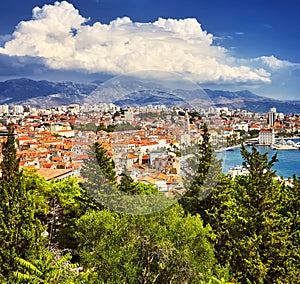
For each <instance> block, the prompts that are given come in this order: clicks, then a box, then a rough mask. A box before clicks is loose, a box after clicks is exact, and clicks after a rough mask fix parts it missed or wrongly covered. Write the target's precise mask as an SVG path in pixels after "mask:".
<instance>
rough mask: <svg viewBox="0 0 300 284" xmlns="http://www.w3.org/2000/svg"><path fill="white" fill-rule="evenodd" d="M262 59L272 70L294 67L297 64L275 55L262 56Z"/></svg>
mask: <svg viewBox="0 0 300 284" xmlns="http://www.w3.org/2000/svg"><path fill="white" fill-rule="evenodd" d="M260 59H261V60H262V61H263V62H264V63H265V64H266V65H268V66H269V67H270V68H271V69H272V70H277V69H281V68H285V67H293V66H294V65H295V64H294V63H291V62H289V61H286V60H279V59H277V58H276V57H275V56H273V55H272V56H262V57H260Z"/></svg>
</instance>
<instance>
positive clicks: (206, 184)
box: [179, 124, 221, 214]
mask: <svg viewBox="0 0 300 284" xmlns="http://www.w3.org/2000/svg"><path fill="white" fill-rule="evenodd" d="M194 155H195V159H192V160H190V161H189V167H190V169H191V170H190V172H189V173H188V174H187V179H186V180H187V183H188V186H187V187H188V191H187V192H186V194H185V196H183V198H181V199H180V201H179V202H180V203H181V205H182V206H183V208H184V210H185V212H187V213H191V214H196V213H201V212H202V211H203V210H204V207H203V202H205V199H206V197H207V196H208V195H209V194H210V193H211V191H212V189H213V188H214V187H215V186H216V184H217V181H218V180H219V178H220V175H221V162H220V161H219V160H217V158H216V155H215V153H214V151H213V147H212V145H211V143H210V135H209V131H208V127H207V125H206V124H204V126H203V134H202V141H201V143H199V144H198V147H197V148H196V149H195V153H194Z"/></svg>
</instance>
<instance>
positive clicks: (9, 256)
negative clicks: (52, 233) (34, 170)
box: [0, 126, 45, 281]
mask: <svg viewBox="0 0 300 284" xmlns="http://www.w3.org/2000/svg"><path fill="white" fill-rule="evenodd" d="M15 142H16V141H15V137H14V130H13V128H12V127H11V126H9V127H8V137H7V141H6V142H4V143H3V146H2V155H3V160H2V162H1V170H2V179H1V182H0V232H1V234H0V243H1V246H0V274H2V275H3V277H4V278H6V279H7V281H9V280H8V279H9V278H10V276H11V274H12V271H14V270H15V268H16V262H15V258H16V257H32V256H33V255H34V253H36V252H37V251H39V250H40V249H41V248H42V247H43V245H44V242H45V240H44V238H43V237H42V236H41V234H42V232H43V231H44V230H45V229H44V227H43V226H42V224H41V222H40V221H39V220H38V219H37V218H36V217H35V214H34V213H35V205H34V200H33V198H32V196H31V195H30V192H29V191H28V190H27V188H26V183H25V180H24V176H23V172H22V171H20V170H19V160H18V159H17V156H16V148H15Z"/></svg>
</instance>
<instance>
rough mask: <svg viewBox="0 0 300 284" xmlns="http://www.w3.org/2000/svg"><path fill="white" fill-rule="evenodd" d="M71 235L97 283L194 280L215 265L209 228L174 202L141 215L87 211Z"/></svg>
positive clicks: (204, 275)
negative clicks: (77, 242)
mask: <svg viewBox="0 0 300 284" xmlns="http://www.w3.org/2000/svg"><path fill="white" fill-rule="evenodd" d="M76 236H77V238H78V239H79V242H80V245H79V246H78V250H79V254H80V256H81V260H82V262H83V264H84V267H85V269H86V270H88V269H90V270H92V271H93V272H96V273H97V278H98V279H97V282H99V283H182V282H183V281H186V282H187V283H199V282H200V280H207V279H209V277H210V276H211V275H212V274H213V272H214V268H215V267H216V265H215V260H214V253H213V250H212V248H211V245H210V242H209V236H210V228H209V227H206V228H204V227H203V224H202V221H201V219H200V217H199V216H191V215H187V216H186V215H185V214H184V212H183V211H182V209H181V208H180V206H178V205H174V206H172V207H170V208H168V209H166V210H164V211H161V212H157V213H155V214H150V215H144V216H136V215H126V214H119V213H113V212H110V211H109V210H103V211H100V212H95V211H93V212H90V213H87V214H86V215H84V216H82V218H80V219H79V220H78V221H77V235H76Z"/></svg>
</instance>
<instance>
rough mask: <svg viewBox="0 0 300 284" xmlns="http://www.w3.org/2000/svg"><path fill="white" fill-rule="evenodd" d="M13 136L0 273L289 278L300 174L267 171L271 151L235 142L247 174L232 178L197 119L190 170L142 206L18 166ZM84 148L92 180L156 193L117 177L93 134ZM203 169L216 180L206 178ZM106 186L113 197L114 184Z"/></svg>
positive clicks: (296, 242)
mask: <svg viewBox="0 0 300 284" xmlns="http://www.w3.org/2000/svg"><path fill="white" fill-rule="evenodd" d="M15 143H16V140H15V137H14V133H13V129H12V127H9V132H8V137H7V141H6V142H5V143H4V144H3V147H2V156H3V160H2V162H1V170H2V177H1V182H0V244H1V245H0V283H49V284H50V283H141V284H142V283H145V284H146V283H163V284H164V283H216V284H217V283H298V282H299V279H300V211H299V210H300V206H299V205H300V179H299V178H298V177H296V176H294V177H292V178H291V183H290V184H286V183H285V182H283V181H281V180H276V179H274V177H275V175H276V172H275V171H274V170H273V169H272V168H273V165H274V163H276V162H277V157H276V155H275V156H273V157H268V156H267V154H260V153H259V152H258V151H257V150H256V148H252V150H251V151H250V152H249V151H247V150H246V149H245V147H242V149H241V153H242V156H243V158H244V164H245V165H246V166H248V169H249V172H250V174H249V175H248V176H239V177H236V178H235V179H232V178H231V177H230V176H227V175H224V174H222V173H221V166H220V161H218V160H217V159H216V157H215V154H214V152H213V150H212V147H211V145H210V143H209V134H208V130H207V128H205V129H204V134H203V142H202V143H200V144H199V146H198V150H197V165H196V172H197V174H196V176H195V177H194V178H193V181H192V182H191V183H190V185H189V190H188V191H187V193H186V194H185V195H184V196H183V197H182V198H181V199H180V200H179V202H176V203H174V204H173V205H170V206H168V207H167V208H166V209H164V210H160V211H158V212H156V213H152V214H124V213H120V210H119V211H118V212H116V211H114V210H111V209H110V208H108V207H107V206H106V205H105V204H107V203H106V202H102V199H101V198H100V199H99V198H97V197H95V195H93V194H90V192H89V191H88V189H87V188H88V186H87V185H86V183H85V182H83V181H82V179H78V178H69V179H65V180H61V181H52V182H47V181H46V180H45V179H43V178H42V177H40V176H39V175H37V174H36V172H35V171H34V170H25V169H20V168H19V160H18V158H17V153H16V148H15ZM93 151H94V152H95V158H96V161H97V165H98V167H99V169H100V170H101V172H102V173H103V175H102V177H99V176H97V174H95V175H94V176H92V177H89V179H90V180H91V182H92V183H96V184H98V185H99V186H100V187H101V186H103V188H105V187H107V186H109V185H113V188H114V189H113V190H114V191H120V192H121V191H122V192H125V193H126V194H128V195H129V196H130V195H139V196H149V195H152V194H155V193H157V192H156V191H157V190H156V188H154V187H152V186H149V185H146V184H139V183H137V182H134V181H133V180H132V179H131V178H130V177H129V176H127V175H126V174H124V175H123V177H122V179H121V181H118V180H117V179H116V174H115V172H114V163H113V161H112V159H111V158H110V157H109V156H107V155H106V151H105V149H103V148H102V147H101V145H99V144H97V143H96V144H95V145H94V149H93ZM194 166H195V165H194ZM84 174H85V171H84V170H83V176H84ZM210 174H213V176H214V177H217V181H216V182H214V183H213V182H208V181H209V178H208V176H209V175H210ZM111 191H112V190H111ZM110 194H115V196H116V198H113V200H114V201H115V202H116V203H118V200H117V198H118V197H117V196H118V195H117V192H115V193H114V192H110ZM165 199H166V200H164V199H163V198H160V199H159V200H158V201H157V202H168V200H167V198H165ZM141 200H142V199H141ZM119 206H121V207H122V206H123V205H122V204H119ZM140 206H141V207H143V206H144V205H143V204H142V203H141V204H140ZM141 212H144V211H143V210H142V211H141Z"/></svg>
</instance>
